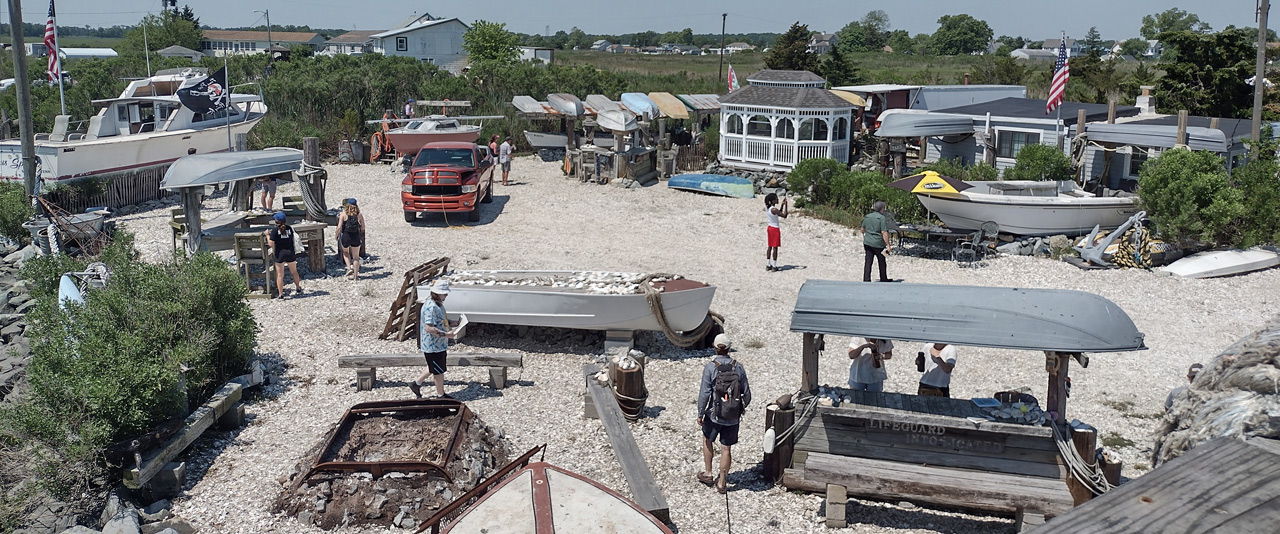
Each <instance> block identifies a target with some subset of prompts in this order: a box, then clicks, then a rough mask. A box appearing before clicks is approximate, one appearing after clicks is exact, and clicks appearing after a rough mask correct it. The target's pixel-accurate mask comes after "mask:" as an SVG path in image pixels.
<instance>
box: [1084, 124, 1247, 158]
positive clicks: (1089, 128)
mask: <svg viewBox="0 0 1280 534" xmlns="http://www.w3.org/2000/svg"><path fill="white" fill-rule="evenodd" d="M1084 132H1085V135H1086V136H1087V137H1088V138H1089V140H1090V141H1095V142H1098V143H1115V144H1118V145H1128V146H1143V147H1158V148H1173V146H1174V145H1176V144H1177V141H1178V127H1177V126H1159V125H1154V124H1105V123H1103V124H1089V125H1086V126H1085V128H1084ZM1187 146H1188V147H1190V148H1191V149H1192V150H1208V151H1210V152H1226V151H1227V150H1228V149H1229V148H1230V147H1229V146H1228V145H1227V136H1226V134H1224V133H1222V130H1218V129H1216V128H1200V127H1195V126H1189V127H1187Z"/></svg>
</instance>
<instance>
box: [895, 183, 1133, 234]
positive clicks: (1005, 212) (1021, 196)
mask: <svg viewBox="0 0 1280 534" xmlns="http://www.w3.org/2000/svg"><path fill="white" fill-rule="evenodd" d="M965 183H966V184H968V185H970V186H971V187H970V188H969V189H966V190H964V191H961V192H960V194H958V195H955V194H951V195H931V194H928V193H917V194H916V198H918V199H920V203H921V204H924V207H925V209H928V210H929V211H930V212H932V213H933V214H934V215H937V216H938V218H939V219H941V220H942V222H944V223H946V225H947V227H948V228H951V229H954V230H978V229H980V228H982V223H985V222H987V221H994V222H996V223H997V224H999V225H1000V232H1002V233H1008V234H1015V235H1026V236H1051V235H1059V234H1063V235H1068V236H1077V235H1084V234H1088V233H1089V232H1090V231H1091V230H1093V227H1094V226H1100V227H1101V228H1102V229H1103V230H1112V229H1115V228H1117V227H1119V226H1120V225H1122V224H1124V222H1125V221H1127V220H1129V218H1130V217H1132V216H1133V215H1134V214H1135V213H1137V212H1138V203H1137V202H1138V201H1137V198H1136V197H1098V196H1093V195H1092V194H1090V193H1088V192H1086V191H1084V190H1082V189H1080V187H1079V186H1077V185H1075V183H1074V182H1071V181H1066V182H1053V181H1048V182H1036V181H1028V180H1011V181H1000V182H965Z"/></svg>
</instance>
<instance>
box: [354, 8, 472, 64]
mask: <svg viewBox="0 0 1280 534" xmlns="http://www.w3.org/2000/svg"><path fill="white" fill-rule="evenodd" d="M468 28H469V27H468V26H467V25H466V24H463V23H462V21H460V20H458V19H456V18H455V19H441V20H420V21H418V22H415V23H413V24H410V25H408V26H405V27H403V28H396V29H394V30H387V31H385V32H382V33H375V34H373V35H372V36H370V50H371V51H373V52H378V53H381V54H383V55H387V56H409V57H412V58H414V59H417V60H419V61H426V62H428V63H432V64H434V65H436V66H438V67H440V68H442V69H445V70H447V71H449V72H452V73H454V74H459V73H461V72H462V69H463V67H466V65H467V56H466V54H464V53H463V52H462V35H463V34H465V33H467V29H468Z"/></svg>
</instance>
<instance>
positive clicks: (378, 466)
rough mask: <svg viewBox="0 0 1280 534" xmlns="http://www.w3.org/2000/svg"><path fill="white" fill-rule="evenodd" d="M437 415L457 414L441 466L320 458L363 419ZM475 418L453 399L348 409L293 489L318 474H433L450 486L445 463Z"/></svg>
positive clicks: (383, 403)
mask: <svg viewBox="0 0 1280 534" xmlns="http://www.w3.org/2000/svg"><path fill="white" fill-rule="evenodd" d="M437 412H457V421H456V422H455V423H454V425H453V430H452V433H453V435H452V436H451V437H450V438H449V443H448V445H447V446H446V447H445V450H444V454H443V455H441V462H442V463H441V464H437V463H435V462H427V461H412V460H403V461H394V460H393V461H385V462H341V461H335V462H325V461H322V460H323V458H324V457H325V456H326V455H327V454H328V453H329V451H330V450H332V449H333V446H334V444H335V441H336V440H337V438H338V435H339V434H341V433H343V432H344V431H346V430H349V429H350V428H351V426H352V425H353V424H354V423H355V421H356V419H357V418H358V417H359V416H362V415H369V414H391V413H403V414H407V415H410V416H412V415H414V414H420V415H425V414H431V413H437ZM474 418H475V413H474V412H472V411H471V409H470V408H467V405H466V404H463V403H462V402H461V401H457V400H452V399H415V400H398V401H374V402H362V403H360V404H356V405H354V406H352V407H351V408H348V409H347V411H346V413H344V414H342V419H340V420H339V421H338V426H336V427H334V429H333V431H332V432H330V433H329V437H328V438H326V439H325V442H324V446H323V447H321V449H320V453H319V454H317V455H316V458H315V460H314V461H313V462H312V464H311V467H310V468H309V469H307V472H306V473H304V474H303V475H302V476H301V477H299V478H298V482H297V484H295V487H298V486H301V485H302V484H303V483H304V482H306V480H307V479H309V478H311V475H314V474H316V473H319V472H342V473H353V472H367V473H370V474H372V475H373V476H374V478H378V477H381V476H382V475H384V474H386V473H389V472H392V471H401V472H419V473H425V472H428V471H435V472H437V473H439V474H440V476H442V477H443V478H444V479H445V480H447V481H449V482H450V483H452V482H453V477H451V476H449V472H448V471H447V470H446V469H445V467H444V465H442V464H445V463H448V462H449V460H450V459H451V458H453V455H454V452H455V451H456V450H457V448H458V444H459V443H461V441H462V436H463V434H464V433H465V430H466V426H467V425H468V424H470V423H471V420H472V419H474Z"/></svg>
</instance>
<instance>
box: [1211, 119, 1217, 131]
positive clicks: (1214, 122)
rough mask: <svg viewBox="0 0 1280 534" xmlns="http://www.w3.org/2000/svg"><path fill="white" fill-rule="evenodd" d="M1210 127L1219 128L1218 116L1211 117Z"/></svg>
mask: <svg viewBox="0 0 1280 534" xmlns="http://www.w3.org/2000/svg"><path fill="white" fill-rule="evenodd" d="M1209 128H1210V129H1213V130H1217V129H1218V118H1217V117H1211V118H1210V119H1209Z"/></svg>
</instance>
